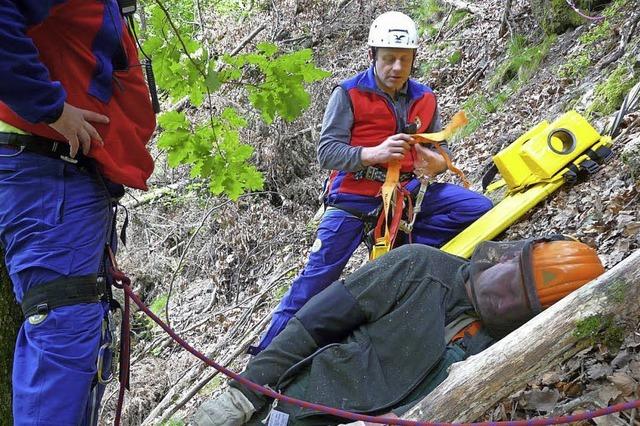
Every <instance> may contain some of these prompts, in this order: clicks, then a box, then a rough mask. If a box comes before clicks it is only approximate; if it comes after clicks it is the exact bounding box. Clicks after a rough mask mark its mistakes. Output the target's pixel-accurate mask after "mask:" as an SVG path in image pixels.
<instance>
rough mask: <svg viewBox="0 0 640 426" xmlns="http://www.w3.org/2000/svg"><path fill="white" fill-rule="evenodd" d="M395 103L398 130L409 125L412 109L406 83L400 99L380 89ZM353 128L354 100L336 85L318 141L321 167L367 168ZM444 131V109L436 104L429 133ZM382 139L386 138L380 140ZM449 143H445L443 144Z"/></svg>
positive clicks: (325, 113) (350, 170)
mask: <svg viewBox="0 0 640 426" xmlns="http://www.w3.org/2000/svg"><path fill="white" fill-rule="evenodd" d="M380 94H382V95H383V96H386V97H387V99H388V100H389V101H390V104H391V105H393V108H394V109H395V112H396V117H398V120H399V123H398V133H401V129H404V128H405V127H406V124H407V114H408V108H409V97H408V96H407V91H406V86H405V88H404V89H403V90H401V91H400V92H399V93H398V98H397V99H395V100H394V99H393V98H391V96H389V95H388V94H386V93H384V92H382V91H380ZM352 127H353V111H352V110H351V101H350V99H349V95H348V94H347V92H346V91H345V90H344V89H343V88H342V87H340V86H338V87H336V88H335V89H334V90H333V93H332V94H331V97H330V98H329V102H328V104H327V108H326V110H325V112H324V118H323V121H322V131H321V132H320V141H319V142H318V148H317V154H318V162H319V163H320V167H322V168H323V169H329V170H344V171H347V172H355V171H358V170H361V169H363V168H364V167H365V166H364V165H363V164H362V160H361V154H360V151H362V147H361V146H352V145H351V128H352ZM440 130H442V121H441V120H440V111H439V109H438V108H437V107H436V111H435V113H434V117H433V120H432V121H431V124H430V125H429V128H428V129H427V132H438V131H440ZM380 142H382V141H380ZM444 146H445V144H443V147H444Z"/></svg>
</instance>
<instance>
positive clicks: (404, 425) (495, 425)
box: [113, 271, 640, 426]
mask: <svg viewBox="0 0 640 426" xmlns="http://www.w3.org/2000/svg"><path fill="white" fill-rule="evenodd" d="M113 277H114V279H115V280H117V281H120V285H121V286H122V288H123V290H124V292H125V300H127V299H128V298H129V297H130V298H131V300H133V302H134V303H135V304H136V305H138V307H139V308H140V309H141V310H142V311H143V312H144V313H145V314H147V315H148V316H149V318H151V319H152V320H153V321H154V322H155V323H156V324H158V325H159V326H160V327H161V328H162V329H163V330H164V331H166V332H167V333H168V334H169V336H171V338H173V340H175V341H176V342H177V343H178V344H179V345H180V346H182V347H183V348H184V349H185V350H187V351H188V352H190V353H191V354H193V355H194V356H195V357H196V358H198V359H200V360H201V361H202V362H204V363H205V364H207V365H209V366H211V367H213V368H215V369H216V370H218V371H220V372H221V373H223V374H225V375H226V376H228V377H231V378H232V379H234V380H236V381H237V382H239V383H241V384H242V385H244V386H245V387H247V388H248V389H251V390H252V391H254V392H258V393H261V394H263V395H266V396H268V397H271V398H275V399H278V400H280V401H283V402H286V403H289V404H293V405H296V406H299V407H302V408H307V409H309V410H314V411H320V412H322V413H326V414H329V415H332V416H336V417H342V418H345V419H349V420H356V421H357V420H361V421H363V422H372V423H381V424H385V425H398V426H503V425H504V426H542V425H553V424H562V423H571V422H576V421H580V420H588V419H593V418H594V417H600V416H605V415H607V414H612V413H617V412H619V411H624V410H631V409H634V408H640V400H634V401H629V402H625V403H620V404H616V405H612V406H609V407H605V408H601V409H598V410H595V411H585V412H583V413H580V414H575V415H569V416H562V417H550V418H536V419H531V420H517V421H502V422H480V423H434V422H420V421H414V420H404V419H395V418H393V419H392V418H388V417H375V416H367V415H364V414H356V413H350V412H348V411H343V410H339V409H337V408H332V407H327V406H325V405H320V404H314V403H311V402H308V401H302V400H299V399H296V398H292V397H290V396H286V395H283V394H280V393H278V392H275V391H273V390H271V389H269V388H266V387H264V386H260V385H258V384H256V383H253V382H251V381H249V380H247V379H246V378H244V377H242V376H240V375H239V374H237V373H235V372H233V371H231V370H229V369H227V368H225V367H223V366H222V365H220V364H218V363H216V362H215V361H213V360H210V359H209V358H207V357H206V356H205V355H203V354H202V353H201V352H199V351H198V350H196V349H194V348H193V347H192V346H191V345H189V344H188V343H187V342H186V341H184V340H183V339H182V338H181V337H180V336H178V335H177V334H176V333H175V332H174V331H173V330H172V329H171V328H170V327H169V326H168V325H167V324H165V323H164V322H163V321H162V320H161V319H160V318H158V317H157V316H156V315H155V314H154V313H153V312H151V310H150V309H149V308H147V307H146V306H145V304H144V303H142V301H141V300H140V298H139V297H138V296H137V295H136V294H135V293H134V292H133V291H132V290H131V287H130V280H129V278H127V277H126V276H125V275H124V274H123V273H122V272H120V271H114V275H113ZM125 306H126V304H125ZM123 323H124V321H123ZM121 356H122V355H121ZM121 376H122V374H121ZM127 383H128V382H127ZM120 386H121V388H120V391H121V393H124V391H123V384H122V383H121V384H120ZM115 425H116V426H119V425H120V416H119V413H117V414H116V421H115Z"/></svg>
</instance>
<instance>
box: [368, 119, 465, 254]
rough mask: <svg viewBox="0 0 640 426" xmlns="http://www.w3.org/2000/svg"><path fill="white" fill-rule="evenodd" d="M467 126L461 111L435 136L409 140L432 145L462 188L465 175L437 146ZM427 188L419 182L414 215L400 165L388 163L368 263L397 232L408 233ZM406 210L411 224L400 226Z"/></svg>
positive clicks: (386, 247) (422, 135)
mask: <svg viewBox="0 0 640 426" xmlns="http://www.w3.org/2000/svg"><path fill="white" fill-rule="evenodd" d="M466 123H467V117H466V116H465V114H464V111H460V112H458V113H456V114H455V115H454V116H453V118H452V119H451V122H450V123H449V124H448V125H447V126H446V127H445V128H444V130H441V131H439V132H436V133H419V134H414V135H411V137H412V138H413V140H414V142H413V143H424V144H431V145H433V146H434V147H435V148H436V150H437V151H438V153H439V154H440V155H442V156H443V157H444V159H445V162H446V164H447V168H448V169H449V170H451V171H452V172H454V173H455V174H457V175H458V176H460V177H461V179H462V181H463V183H464V185H465V187H466V188H468V187H469V182H468V181H467V180H466V178H465V177H464V174H463V173H462V172H461V171H460V170H459V169H458V168H456V167H455V166H454V165H453V164H452V163H451V159H450V158H449V156H448V155H447V153H446V152H445V151H444V149H443V148H442V147H441V146H440V144H439V142H443V141H445V140H446V139H448V138H449V137H451V135H452V134H453V133H454V132H455V131H456V130H458V129H459V128H460V127H462V126H464V125H465V124H466ZM427 185H428V182H426V181H422V182H421V184H420V190H419V192H418V198H419V199H416V201H417V203H416V208H417V211H416V210H414V208H413V203H412V199H411V194H410V193H409V191H407V190H406V189H405V188H404V187H403V186H402V185H400V163H399V162H398V161H391V162H390V163H389V166H388V168H387V174H386V177H385V181H384V183H383V184H382V188H381V189H380V193H381V195H382V212H381V214H380V217H379V219H378V223H377V225H376V227H375V229H374V235H373V246H372V248H371V250H370V254H369V259H370V260H373V259H377V258H378V257H380V256H382V255H383V254H385V253H387V252H388V251H389V250H391V248H392V247H393V245H394V242H395V240H396V237H397V234H398V230H400V229H402V230H403V231H404V232H406V233H407V234H410V233H411V231H412V229H413V224H414V222H415V218H416V215H417V214H418V212H419V211H420V205H421V204H422V199H423V198H424V193H425V192H426V189H427ZM405 209H406V213H407V217H408V218H410V220H409V222H406V221H405V222H404V223H403V222H402V221H401V219H402V213H403V211H405ZM401 224H402V225H401Z"/></svg>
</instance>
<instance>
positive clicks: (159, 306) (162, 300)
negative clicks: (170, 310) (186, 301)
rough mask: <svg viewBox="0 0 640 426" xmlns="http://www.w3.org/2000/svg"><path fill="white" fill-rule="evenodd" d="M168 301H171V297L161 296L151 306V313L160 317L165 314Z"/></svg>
mask: <svg viewBox="0 0 640 426" xmlns="http://www.w3.org/2000/svg"><path fill="white" fill-rule="evenodd" d="M168 300H169V297H168V295H167V294H161V295H160V296H158V297H157V298H156V299H155V300H154V301H153V303H151V306H149V309H151V312H153V313H154V314H156V315H158V316H159V315H161V314H162V312H164V309H165V308H166V307H167V301H168Z"/></svg>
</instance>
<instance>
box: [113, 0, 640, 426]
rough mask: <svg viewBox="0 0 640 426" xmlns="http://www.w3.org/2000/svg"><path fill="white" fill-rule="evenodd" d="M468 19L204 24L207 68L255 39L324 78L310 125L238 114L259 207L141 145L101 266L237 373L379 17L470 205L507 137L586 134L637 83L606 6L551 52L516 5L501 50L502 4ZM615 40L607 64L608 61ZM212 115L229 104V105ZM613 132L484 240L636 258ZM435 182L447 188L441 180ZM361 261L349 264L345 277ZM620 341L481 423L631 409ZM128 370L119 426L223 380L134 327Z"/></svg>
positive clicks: (303, 236)
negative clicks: (389, 27) (584, 170)
mask: <svg viewBox="0 0 640 426" xmlns="http://www.w3.org/2000/svg"><path fill="white" fill-rule="evenodd" d="M451 3H453V2H451ZM476 3H477V6H475V7H476V8H477V9H474V11H473V12H467V11H464V10H459V9H456V8H455V7H453V6H450V5H449V3H447V2H444V3H440V5H439V7H437V8H436V7H434V5H435V3H434V2H432V1H422V2H416V4H415V5H414V7H412V8H411V9H410V10H409V9H408V8H407V6H406V3H405V2H396V1H373V0H364V1H363V0H360V1H352V0H347V1H344V0H343V1H339V2H338V1H331V2H318V1H315V0H274V1H272V2H271V3H270V5H269V6H266V7H262V8H260V10H257V9H256V10H253V11H251V12H250V13H246V14H244V16H243V17H242V18H236V17H234V16H230V15H224V14H215V13H214V12H215V11H213V12H211V13H212V16H210V17H209V18H208V19H209V20H210V22H211V27H210V28H209V29H208V31H210V33H211V34H209V35H210V37H211V38H212V39H218V40H222V41H221V44H222V45H221V46H220V49H219V50H221V51H225V50H226V51H228V50H231V49H232V48H233V47H234V46H235V45H236V44H237V43H238V42H239V41H240V40H241V39H242V38H243V37H244V36H245V35H246V34H247V33H249V32H250V31H251V29H253V28H255V27H257V25H258V24H261V23H266V25H267V26H266V29H265V30H264V31H263V32H262V33H261V34H260V35H259V36H258V37H257V38H256V40H255V41H260V40H272V41H275V42H276V43H278V44H279V45H280V46H281V47H282V48H283V49H285V50H293V49H299V48H302V47H312V48H313V50H314V55H315V61H316V63H317V65H318V66H319V67H321V68H323V69H326V70H328V71H330V72H331V73H332V77H330V78H328V79H326V80H324V81H321V82H319V83H316V84H314V85H313V86H310V87H309V90H310V92H311V94H312V104H311V107H310V108H309V109H308V110H307V111H305V113H304V114H303V116H302V117H301V118H300V119H298V120H296V121H294V122H293V123H285V122H283V121H276V122H275V123H274V124H273V125H272V126H266V125H264V124H260V122H259V120H258V114H257V113H256V112H255V111H252V110H251V109H249V108H248V107H247V108H245V111H244V112H245V114H246V116H247V117H248V119H249V121H250V123H251V125H250V126H249V127H248V128H247V129H245V130H244V131H243V132H244V133H243V138H244V139H245V140H247V141H252V145H254V147H255V149H256V153H255V158H254V160H255V163H256V164H257V166H258V168H259V169H260V170H261V171H262V172H263V174H264V176H265V180H266V184H265V189H264V191H261V192H259V193H253V194H248V195H245V196H242V197H241V198H240V199H239V200H238V201H237V202H236V203H233V202H230V201H228V200H227V199H224V198H219V197H214V196H212V195H211V194H209V193H208V190H207V185H206V183H203V182H200V181H194V180H190V179H189V172H188V170H186V169H182V168H177V169H171V168H169V167H168V165H167V164H166V156H165V155H164V154H163V153H161V152H160V151H158V150H157V148H156V147H155V146H154V145H153V143H152V147H151V148H152V150H153V153H154V157H155V158H156V171H155V173H154V175H153V176H152V180H151V182H150V183H151V191H150V194H151V195H149V194H144V193H141V192H135V191H134V192H130V193H128V195H127V196H126V197H125V199H124V200H123V202H124V204H125V205H126V206H127V207H128V211H129V229H128V243H127V246H126V247H121V249H120V254H119V257H120V259H121V266H122V267H123V269H124V270H126V271H128V272H129V275H130V276H131V277H132V279H133V283H134V290H135V291H136V292H137V293H138V294H139V295H140V296H141V298H142V299H143V301H144V302H145V303H147V305H148V306H150V307H151V309H152V310H153V311H154V312H156V313H158V314H159V315H160V317H161V318H163V319H166V320H168V322H169V323H170V325H171V326H172V327H173V328H174V329H175V330H176V331H177V332H178V333H179V334H180V335H181V336H182V337H183V338H184V339H186V340H187V341H188V342H190V344H192V345H193V346H194V347H196V348H198V349H199V350H201V351H202V352H204V353H205V354H207V355H208V356H210V357H211V358H213V359H215V360H217V361H219V362H220V363H222V364H224V365H228V366H230V368H232V369H233V370H235V371H240V370H242V368H243V366H244V365H245V364H246V362H247V360H248V356H247V355H245V354H244V352H245V350H246V347H247V346H248V345H249V344H251V343H255V342H256V340H257V338H258V337H259V335H260V333H261V332H262V331H263V330H264V328H265V326H266V324H267V322H268V320H269V314H270V311H271V309H273V307H274V306H275V305H276V304H277V302H278V300H279V299H280V297H281V296H282V295H283V294H284V292H285V291H286V289H287V288H288V285H289V284H290V283H291V281H292V279H293V278H294V277H295V275H296V273H297V272H298V271H300V270H301V268H302V266H303V265H304V262H305V260H306V258H307V255H308V252H309V248H310V247H311V244H312V242H313V239H314V234H315V226H316V223H315V222H314V221H313V217H314V213H315V212H316V210H317V209H318V207H319V205H320V202H319V200H318V196H319V194H320V192H321V188H322V183H323V181H324V178H325V177H326V176H327V172H326V171H323V170H320V169H319V167H318V165H317V162H316V160H315V142H316V141H317V139H318V133H319V125H320V123H321V122H322V114H323V110H324V106H325V105H326V101H327V99H328V97H329V95H330V93H331V90H332V88H333V87H334V86H335V85H336V84H337V83H339V82H340V81H341V80H343V79H344V78H347V77H349V76H351V75H353V74H355V73H356V72H358V71H360V70H363V69H365V68H366V67H367V66H368V63H367V59H366V46H365V44H366V34H367V31H368V26H369V23H370V22H371V21H372V19H373V18H374V17H375V16H377V15H378V14H379V13H381V12H383V11H386V10H390V9H393V8H394V7H397V9H398V10H403V11H405V12H407V13H409V14H410V15H412V16H413V17H414V18H415V19H416V21H417V22H418V23H419V26H420V28H421V30H422V31H423V35H422V42H421V46H422V47H421V48H420V49H419V53H418V57H417V65H416V70H415V73H414V76H415V78H417V79H418V80H420V81H422V82H424V83H427V84H429V85H430V86H431V87H432V88H433V89H434V92H435V93H436V95H437V97H438V101H439V105H440V109H441V112H442V114H443V120H444V122H445V123H446V122H448V120H449V118H450V117H451V116H452V115H453V114H454V113H455V112H457V111H458V110H460V109H464V110H465V111H466V112H467V115H468V116H469V118H470V124H469V126H468V128H467V130H465V131H464V132H463V134H462V135H461V136H460V137H457V138H456V139H454V140H453V141H452V145H453V151H454V159H455V164H456V165H457V166H458V167H459V168H461V169H462V170H464V171H465V173H466V174H467V177H468V178H469V179H470V180H471V181H472V183H473V187H472V188H473V189H475V190H481V188H480V178H481V175H482V171H483V170H484V168H485V166H486V165H487V164H488V162H489V161H490V159H491V156H492V155H493V154H495V153H497V152H498V151H499V150H500V149H501V148H503V147H504V146H506V145H507V144H508V143H510V142H512V141H513V140H515V139H516V138H517V137H518V136H519V135H521V134H523V133H524V132H526V131H527V130H528V129H530V128H531V127H533V126H534V125H536V124H537V123H539V122H540V121H542V120H549V121H552V120H553V119H554V118H556V117H557V116H559V115H560V114H562V113H563V112H566V111H568V110H570V109H576V110H577V111H578V112H580V113H584V114H588V115H589V118H590V121H591V122H592V123H593V124H594V126H595V127H596V128H597V129H598V130H602V129H604V128H605V127H606V124H607V122H608V120H609V119H610V117H611V116H612V113H613V112H614V111H615V108H616V107H617V106H618V105H619V102H620V100H621V99H620V93H618V92H620V91H621V90H624V88H627V89H628V88H629V87H630V85H633V83H635V82H637V81H639V80H640V66H639V63H640V42H639V41H640V37H638V34H639V33H640V29H638V30H636V24H637V23H638V17H639V15H638V13H639V12H638V10H639V7H638V4H637V2H635V1H622V0H616V1H614V2H612V3H610V4H609V5H608V7H607V8H606V9H604V10H602V9H601V10H596V11H591V13H592V14H604V16H605V20H604V22H601V23H592V22H589V23H585V24H584V25H582V26H579V27H577V28H575V29H570V30H568V31H567V32H565V33H563V34H560V35H558V36H557V37H550V36H545V35H544V34H543V32H542V31H541V29H540V28H539V26H538V25H537V24H536V21H535V20H534V17H533V15H532V12H531V9H530V6H529V2H528V1H520V0H514V1H513V6H512V10H511V13H510V17H509V20H508V22H509V25H508V27H507V28H506V32H505V34H504V35H502V36H500V35H499V30H500V26H501V20H502V14H503V9H504V6H503V3H504V2H502V1H499V0H484V1H482V2H476ZM251 4H254V3H253V2H251ZM257 4H260V2H256V5H257ZM254 7H256V8H257V6H254ZM214 22H215V24H214ZM627 37H628V39H629V41H628V43H625V49H624V52H623V54H622V56H621V57H620V58H618V59H616V60H615V61H610V58H612V55H613V54H614V53H615V52H616V51H617V49H618V48H619V46H620V45H621V40H623V39H626V38H627ZM607 62H609V63H607ZM231 95H233V96H235V94H231ZM230 99H232V101H233V102H234V104H236V105H238V104H239V105H244V104H245V103H246V102H245V99H243V98H242V95H240V94H238V95H237V97H235V98H230ZM228 101H229V100H228V99H226V98H225V99H222V98H221V99H218V100H217V101H216V102H220V105H224V103H225V102H228ZM612 103H614V104H615V105H614V106H613V109H612ZM191 112H192V113H193V114H199V113H201V112H199V111H195V110H194V111H191ZM622 126H623V133H622V135H621V136H620V137H618V138H617V139H616V140H615V144H614V147H613V150H614V153H615V157H614V158H613V160H612V161H610V162H609V163H608V164H607V165H606V166H605V167H603V168H602V169H601V170H600V171H598V172H597V173H596V174H595V175H592V176H590V177H589V179H588V180H586V181H584V182H581V183H579V184H578V185H575V186H571V187H569V186H565V187H563V188H561V189H560V190H559V191H557V192H556V193H554V194H553V195H552V196H551V197H549V198H548V199H547V200H546V201H544V202H543V203H541V204H540V205H539V206H537V207H536V208H534V209H533V210H532V211H531V212H530V213H528V214H527V215H526V216H525V217H524V218H522V219H521V220H519V221H518V222H517V223H516V224H514V225H513V226H511V227H510V228H509V229H508V230H507V231H505V232H504V233H503V235H501V236H500V238H504V239H521V238H525V237H530V236H541V235H547V234H550V233H563V234H569V235H572V236H575V237H577V238H578V239H580V240H582V241H584V242H586V243H588V244H589V245H591V246H593V247H594V248H596V249H597V250H598V254H599V255H600V257H601V258H602V260H603V262H604V263H605V265H606V266H607V267H612V266H614V265H615V264H616V263H618V262H619V261H620V260H622V259H624V258H625V257H626V256H628V255H629V253H631V252H632V251H633V250H636V249H638V248H640V237H639V231H640V202H639V200H640V190H639V183H640V115H639V114H637V113H636V114H631V115H629V116H627V118H626V119H625V121H624V123H623V124H622ZM443 180H445V181H451V182H457V180H456V178H455V177H453V176H451V175H449V174H445V175H444V177H443ZM364 261H366V251H365V250H364V248H362V247H361V248H360V249H358V251H357V252H356V255H355V256H354V257H353V259H352V260H351V262H350V263H349V265H348V266H347V269H346V271H345V273H348V272H349V271H352V270H354V269H355V268H357V267H358V266H359V265H360V264H362V263H363V262H364ZM639 302H640V301H630V303H639ZM627 329H628V330H632V331H631V332H630V333H629V334H628V335H627V334H625V335H624V336H620V338H619V339H618V340H619V341H618V342H617V344H611V342H600V341H597V340H594V341H593V343H592V344H591V345H589V346H588V347H586V348H585V349H584V350H583V351H582V352H580V353H579V354H578V355H577V356H575V357H574V358H572V359H570V360H568V361H566V362H565V363H563V364H562V365H560V366H558V367H557V368H556V369H554V370H552V371H549V372H547V373H545V374H544V375H543V376H542V377H539V378H537V379H536V380H534V381H532V382H531V383H530V384H529V385H528V386H527V387H526V388H525V389H522V390H521V391H519V392H517V393H516V394H514V395H512V396H510V397H509V398H506V399H505V400H504V401H501V402H500V403H499V404H497V405H496V406H495V407H494V408H492V409H491V410H489V411H488V412H487V413H486V415H485V416H484V419H490V420H496V421H497V420H511V419H521V418H529V417H533V416H538V415H548V414H557V413H560V412H561V413H571V412H575V411H576V410H585V409H592V408H594V407H600V406H604V405H609V404H612V403H615V402H619V401H622V400H625V399H633V398H638V382H639V381H640V355H639V353H640V349H639V347H640V328H639V325H638V324H633V325H627ZM620 342H622V343H621V344H620ZM132 359H133V361H132V366H131V390H130V391H129V392H128V394H127V400H126V404H125V410H124V422H123V424H125V425H140V424H147V425H155V424H162V423H163V422H166V424H170V425H180V424H186V423H188V419H189V417H190V416H191V415H192V414H193V412H194V410H195V409H196V408H197V407H198V406H199V405H200V404H201V403H202V402H203V401H204V400H205V399H206V398H211V397H212V396H215V395H216V394H218V393H219V392H221V391H222V390H224V389H225V387H226V382H227V380H226V378H224V377H221V376H220V375H218V374H216V372H215V371H214V370H213V369H211V368H207V367H205V366H204V365H203V364H202V363H201V362H200V361H198V360H197V359H195V358H194V357H193V356H192V355H190V354H188V353H187V352H185V351H184V350H182V349H181V348H179V347H178V346H177V345H176V344H175V343H173V342H172V341H171V340H170V339H169V338H168V336H167V335H166V334H165V333H164V332H162V331H161V330H160V328H159V327H157V326H155V325H154V324H153V323H152V322H151V321H150V320H149V319H147V318H146V317H145V316H144V315H143V314H142V313H140V312H136V313H135V314H134V318H133V353H132ZM116 399H117V384H112V385H110V387H109V388H108V389H107V392H106V394H105V398H104V404H103V409H102V415H101V419H102V420H101V422H102V423H103V424H109V423H111V422H112V418H113V413H114V411H115V402H116ZM631 415H634V416H635V423H636V424H639V423H638V416H637V414H636V413H631V414H630V413H628V412H627V413H623V414H620V415H612V416H607V417H602V418H599V419H596V420H595V423H597V424H598V425H609V424H612V425H621V424H633V422H634V420H632V419H631V418H630V416H631ZM442 420H443V421H446V420H447V419H442ZM591 423H593V422H591Z"/></svg>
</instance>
